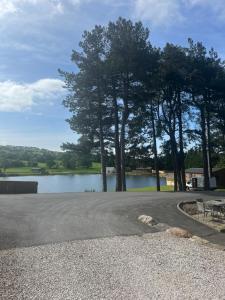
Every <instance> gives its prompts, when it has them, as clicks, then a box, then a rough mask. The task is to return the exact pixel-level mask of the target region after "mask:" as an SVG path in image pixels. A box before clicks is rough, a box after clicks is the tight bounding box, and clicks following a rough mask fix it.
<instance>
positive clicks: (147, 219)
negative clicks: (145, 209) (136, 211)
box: [138, 215, 157, 226]
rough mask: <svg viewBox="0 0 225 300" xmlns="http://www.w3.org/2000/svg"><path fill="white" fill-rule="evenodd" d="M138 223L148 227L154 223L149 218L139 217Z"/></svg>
mask: <svg viewBox="0 0 225 300" xmlns="http://www.w3.org/2000/svg"><path fill="white" fill-rule="evenodd" d="M138 221H140V222H142V223H144V224H146V225H148V226H154V225H155V224H157V223H156V221H155V220H154V219H153V218H152V217H151V216H146V215H141V216H139V217H138Z"/></svg>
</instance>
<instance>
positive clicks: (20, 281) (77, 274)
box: [0, 232, 225, 300]
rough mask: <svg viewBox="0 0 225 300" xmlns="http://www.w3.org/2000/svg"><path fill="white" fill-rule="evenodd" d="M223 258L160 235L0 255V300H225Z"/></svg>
mask: <svg viewBox="0 0 225 300" xmlns="http://www.w3.org/2000/svg"><path fill="white" fill-rule="evenodd" d="M224 298H225V252H223V251H220V250H217V249H211V248H209V247H207V246H204V245H199V244H198V243H196V242H193V241H190V240H189V239H179V238H176V237H172V236H170V235H168V234H167V233H165V232H161V233H152V234H145V235H143V236H142V237H140V236H128V237H121V236H116V237H110V238H101V239H91V240H80V241H79V240H77V241H73V242H65V243H58V244H49V245H44V246H38V247H30V248H15V249H10V250H2V251H0V299H2V300H10V299H13V300H15V299H38V300H42V299H43V300H46V299H49V300H50V299H54V300H57V299H65V300H66V299H68V300H69V299H224Z"/></svg>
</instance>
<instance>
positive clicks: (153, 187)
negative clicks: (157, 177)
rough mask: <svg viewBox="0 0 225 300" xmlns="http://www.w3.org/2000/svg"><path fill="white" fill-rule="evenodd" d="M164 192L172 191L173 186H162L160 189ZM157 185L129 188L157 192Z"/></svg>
mask: <svg viewBox="0 0 225 300" xmlns="http://www.w3.org/2000/svg"><path fill="white" fill-rule="evenodd" d="M160 190H161V191H162V192H171V191H173V186H166V185H165V186H161V189H160ZM155 191H156V187H155V186H146V187H143V188H131V189H128V192H155Z"/></svg>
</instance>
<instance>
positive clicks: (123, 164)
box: [120, 73, 129, 192]
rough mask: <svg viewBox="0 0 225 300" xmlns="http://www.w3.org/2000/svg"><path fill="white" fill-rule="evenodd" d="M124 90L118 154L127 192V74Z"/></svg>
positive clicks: (123, 186)
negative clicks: (119, 153) (119, 154)
mask: <svg viewBox="0 0 225 300" xmlns="http://www.w3.org/2000/svg"><path fill="white" fill-rule="evenodd" d="M123 88H124V99H123V104H124V107H123V113H122V123H121V135H120V152H121V156H120V157H121V174H122V190H123V191H124V192H125V191H126V190H127V185H126V161H125V160H126V155H125V131H126V124H127V119H128V115H129V113H128V89H129V79H128V73H127V74H126V79H125V80H124V82H123Z"/></svg>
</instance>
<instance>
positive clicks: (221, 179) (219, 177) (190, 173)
mask: <svg viewBox="0 0 225 300" xmlns="http://www.w3.org/2000/svg"><path fill="white" fill-rule="evenodd" d="M185 174H186V180H187V181H190V180H191V178H193V177H203V176H204V171H203V168H190V169H187V170H185ZM212 176H213V177H215V178H216V185H217V187H218V188H225V168H213V169H212Z"/></svg>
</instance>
